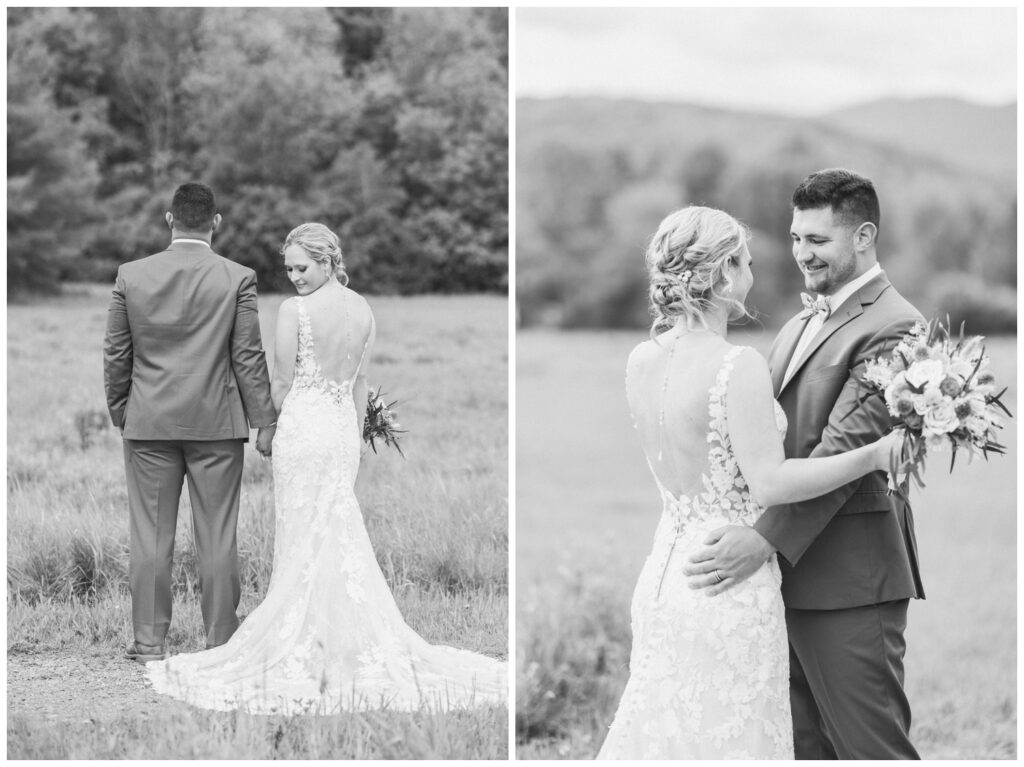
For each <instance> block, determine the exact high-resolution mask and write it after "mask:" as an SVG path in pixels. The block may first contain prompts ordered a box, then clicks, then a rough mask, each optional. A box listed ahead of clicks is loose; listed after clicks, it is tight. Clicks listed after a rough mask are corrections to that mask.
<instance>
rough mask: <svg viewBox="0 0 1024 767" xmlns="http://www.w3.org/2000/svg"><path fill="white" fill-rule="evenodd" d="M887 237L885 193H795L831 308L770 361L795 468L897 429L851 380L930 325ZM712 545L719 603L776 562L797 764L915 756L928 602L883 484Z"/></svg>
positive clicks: (831, 497)
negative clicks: (889, 264)
mask: <svg viewBox="0 0 1024 767" xmlns="http://www.w3.org/2000/svg"><path fill="white" fill-rule="evenodd" d="M878 226H879V206H878V197H877V196H876V194H875V189H874V186H873V185H872V183H871V181H869V180H868V179H866V178H864V177H862V176H859V175H857V174H856V173H852V172H850V171H847V170H840V169H832V170H823V171H820V172H818V173H813V174H811V175H810V176H808V177H807V178H806V179H805V180H804V181H803V183H801V184H800V186H799V187H797V189H796V191H795V192H794V193H793V222H792V228H791V236H792V239H793V256H794V258H795V259H796V262H797V265H798V266H799V267H800V270H801V271H802V272H803V275H804V284H805V285H806V287H807V289H808V290H809V291H813V292H814V293H816V294H817V295H818V298H817V299H816V300H812V297H811V296H806V297H805V300H804V303H805V305H806V308H805V310H804V311H802V312H800V313H799V314H798V315H796V316H795V317H793V318H792V319H791V320H789V322H787V323H786V325H785V326H784V327H783V328H782V330H781V331H780V332H779V335H778V336H777V337H776V339H775V342H774V343H773V344H772V348H771V351H770V353H769V355H768V364H769V367H770V368H771V372H772V383H773V384H774V389H775V396H776V398H777V399H778V401H779V404H780V405H781V406H782V408H783V410H784V411H785V412H786V417H787V419H788V421H789V430H788V433H787V435H786V439H785V453H786V457H787V458H807V457H817V456H826V455H833V454H836V453H841V452H845V451H847V450H851V449H853V448H856V447H859V446H861V445H864V444H866V443H869V442H872V441H874V440H875V439H877V438H878V437H880V436H881V435H882V434H884V433H885V432H886V431H887V430H888V429H889V425H890V419H889V414H888V412H887V411H886V408H885V405H884V403H882V402H881V401H879V400H878V399H877V398H872V399H871V400H870V401H868V402H865V403H864V404H863V405H860V406H858V405H857V401H858V399H859V389H858V386H857V382H856V380H855V378H854V374H855V372H856V370H857V368H858V367H860V366H862V363H864V362H865V361H867V360H871V359H874V358H876V357H877V356H879V355H881V354H883V353H885V352H891V350H892V348H893V347H894V346H895V344H896V343H897V341H899V339H900V338H902V337H903V336H904V335H905V334H906V333H907V332H908V331H909V330H910V328H911V326H912V325H913V324H914V323H915V322H916V321H918V320H920V319H921V315H920V313H919V312H918V311H917V310H916V309H915V308H914V307H913V306H911V305H910V304H909V303H908V302H907V301H906V300H905V299H904V298H903V297H902V296H900V294H899V293H897V292H896V289H895V288H894V287H893V286H892V284H891V283H890V282H889V280H888V279H887V278H886V276H885V273H884V272H883V271H882V270H881V267H880V266H879V264H878V259H877V254H876V241H877V237H878ZM850 411H853V412H852V414H850V415H849V416H847V413H850ZM844 416H845V417H844ZM705 544H706V546H705V547H704V548H703V549H701V550H700V551H698V552H696V553H695V554H694V555H693V556H692V557H691V559H690V562H688V563H687V565H686V567H685V568H684V569H685V571H686V573H687V575H688V576H690V578H689V580H690V584H691V587H693V588H702V589H707V590H708V593H709V594H710V595H714V594H717V593H719V592H720V591H721V590H722V589H721V587H717V588H716V584H717V583H718V581H719V577H718V575H716V574H715V573H714V570H716V569H717V570H718V572H719V574H721V575H723V576H724V575H732V576H733V577H734V578H736V582H739V581H742V580H744V579H746V578H747V577H749V576H750V575H751V574H753V572H755V571H756V570H757V569H758V568H759V567H760V566H761V565H762V564H763V563H764V562H765V560H766V559H767V558H768V557H770V556H771V555H772V554H774V553H775V552H778V556H779V562H780V565H781V569H782V595H783V599H784V601H785V604H786V627H787V631H788V634H789V645H790V700H791V703H792V711H793V729H794V741H795V743H794V745H795V753H796V757H797V758H798V759H917V758H918V755H917V752H916V751H915V749H914V747H913V745H912V744H911V742H910V738H909V729H910V706H909V704H908V702H907V697H906V694H905V693H904V690H903V655H904V652H905V650H906V643H905V641H904V638H903V632H904V630H905V628H906V624H907V605H908V604H909V600H910V599H911V598H923V597H924V592H923V589H922V587H921V579H920V575H919V573H918V565H917V545H916V542H915V539H914V521H913V516H912V515H911V511H910V508H909V507H908V506H907V505H905V504H904V503H902V502H901V501H900V500H899V499H898V498H896V497H895V496H892V497H890V496H889V495H887V493H886V478H885V475H884V473H882V472H875V473H873V474H868V475H866V476H864V477H862V478H860V479H859V480H857V481H855V482H852V483H850V484H848V485H846V486H844V487H840V488H839V489H837V490H834V491H832V492H831V493H828V494H826V495H823V496H821V497H819V498H815V499H813V500H809V501H804V502H801V503H793V504H788V505H785V506H774V507H771V508H769V509H767V510H766V511H765V512H764V514H763V515H762V516H761V517H760V519H758V520H757V522H756V523H755V524H754V526H753V527H752V528H751V527H738V526H730V527H726V528H721V529H719V530H716V531H714V532H713V533H711V535H710V536H709V537H708V539H707V540H706V541H705Z"/></svg>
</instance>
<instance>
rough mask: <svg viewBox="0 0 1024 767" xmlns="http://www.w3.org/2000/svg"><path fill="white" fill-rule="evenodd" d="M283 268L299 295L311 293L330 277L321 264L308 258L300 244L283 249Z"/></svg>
mask: <svg viewBox="0 0 1024 767" xmlns="http://www.w3.org/2000/svg"><path fill="white" fill-rule="evenodd" d="M284 270H285V273H286V274H287V275H288V279H289V280H291V281H292V285H294V286H295V290H296V291H297V292H298V294H299V295H300V296H305V295H308V294H309V293H312V292H313V291H314V290H316V289H317V288H320V287H322V286H323V284H324V283H325V282H327V280H329V279H330V278H331V275H330V274H328V272H327V270H326V269H325V268H324V266H323V264H319V263H317V262H316V261H314V260H313V259H312V258H310V257H309V256H308V255H307V254H306V251H305V250H303V249H302V246H300V245H289V246H288V247H287V248H285V249H284Z"/></svg>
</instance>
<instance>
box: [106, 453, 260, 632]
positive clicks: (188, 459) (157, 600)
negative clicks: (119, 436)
mask: <svg viewBox="0 0 1024 767" xmlns="http://www.w3.org/2000/svg"><path fill="white" fill-rule="evenodd" d="M124 463H125V474H126V475H127V479H128V514H129V517H130V527H131V558H130V564H129V572H128V580H129V587H130V589H131V594H132V623H133V624H134V629H135V641H136V642H137V643H138V644H140V645H145V646H148V647H162V646H163V645H164V640H165V637H166V635H167V628H168V626H169V625H170V622H171V600H172V593H171V592H172V588H171V586H172V565H173V555H174V533H175V528H176V527H177V521H178V503H179V501H180V499H181V489H182V485H183V483H184V481H185V480H186V479H187V480H188V494H189V500H190V501H191V505H192V530H193V535H194V537H195V547H196V558H197V560H198V563H197V569H198V574H199V588H200V592H201V601H200V603H201V607H202V613H203V625H204V627H205V630H206V643H207V645H208V646H211V647H212V646H215V645H219V644H223V643H224V642H226V641H228V639H229V638H230V637H231V635H232V634H233V633H234V631H235V629H236V628H238V618H237V617H236V615H235V610H236V609H237V608H238V601H239V597H240V594H241V588H240V583H239V576H238V554H237V539H236V533H235V530H236V522H237V520H238V501H239V490H240V488H241V483H242V463H243V441H242V440H240V439H228V440H219V441H210V442H195V441H187V440H130V439H126V440H124Z"/></svg>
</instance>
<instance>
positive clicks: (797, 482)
mask: <svg viewBox="0 0 1024 767" xmlns="http://www.w3.org/2000/svg"><path fill="white" fill-rule="evenodd" d="M727 397H728V403H727V412H728V419H729V438H730V439H731V441H732V448H733V453H734V454H735V456H736V462H737V463H738V464H739V467H740V471H741V472H742V473H743V477H744V479H746V481H747V487H749V488H750V495H751V497H752V498H753V499H754V500H755V501H756V502H757V503H758V504H759V505H761V506H774V505H776V504H780V503H793V502H796V501H803V500H807V499H808V498H817V497H818V496H820V495H823V494H824V493H827V492H829V491H830V490H834V489H835V488H837V487H839V486H841V485H845V484H847V483H848V482H852V481H853V480H855V479H857V478H858V477H862V476H864V475H865V474H870V473H871V472H873V471H878V470H883V469H886V468H888V466H889V455H890V451H891V450H892V447H893V446H894V444H895V438H894V437H893V438H888V437H883V438H882V439H880V440H877V441H876V442H872V443H871V444H868V445H864V446H863V447H859V448H857V449H855V450H850V451H849V452H846V453H840V454H838V455H831V456H827V457H825V458H802V459H797V458H789V459H787V458H786V456H785V454H784V452H783V448H782V437H781V436H780V435H779V432H778V429H777V428H776V426H775V411H774V405H773V403H772V382H771V376H770V374H769V371H768V363H767V362H765V360H764V358H763V357H762V356H761V355H760V354H757V353H756V352H753V351H745V352H743V353H742V354H740V355H739V356H738V357H737V359H736V362H735V367H734V368H733V371H732V374H731V375H730V376H729V390H728V394H727Z"/></svg>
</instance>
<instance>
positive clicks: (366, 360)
mask: <svg viewBox="0 0 1024 767" xmlns="http://www.w3.org/2000/svg"><path fill="white" fill-rule="evenodd" d="M370 322H371V324H370V335H369V336H367V338H366V351H365V352H364V353H363V364H362V365H360V366H359V374H358V375H357V376H356V380H355V383H354V384H353V385H352V399H353V402H355V406H356V423H357V424H359V434H360V435H362V433H363V420H365V418H366V393H367V392H366V389H367V386H366V368H368V367H369V366H370V358H371V357H372V356H373V342H374V341H375V340H377V323H376V322H374V321H373V320H372V318H371V320H370Z"/></svg>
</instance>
